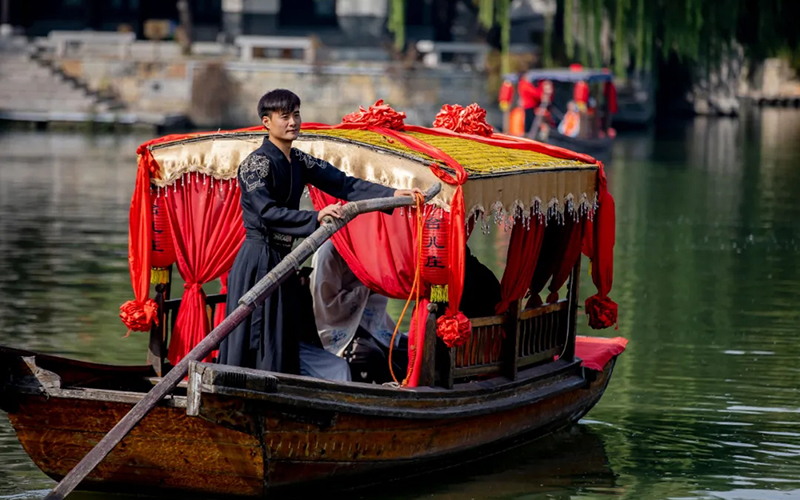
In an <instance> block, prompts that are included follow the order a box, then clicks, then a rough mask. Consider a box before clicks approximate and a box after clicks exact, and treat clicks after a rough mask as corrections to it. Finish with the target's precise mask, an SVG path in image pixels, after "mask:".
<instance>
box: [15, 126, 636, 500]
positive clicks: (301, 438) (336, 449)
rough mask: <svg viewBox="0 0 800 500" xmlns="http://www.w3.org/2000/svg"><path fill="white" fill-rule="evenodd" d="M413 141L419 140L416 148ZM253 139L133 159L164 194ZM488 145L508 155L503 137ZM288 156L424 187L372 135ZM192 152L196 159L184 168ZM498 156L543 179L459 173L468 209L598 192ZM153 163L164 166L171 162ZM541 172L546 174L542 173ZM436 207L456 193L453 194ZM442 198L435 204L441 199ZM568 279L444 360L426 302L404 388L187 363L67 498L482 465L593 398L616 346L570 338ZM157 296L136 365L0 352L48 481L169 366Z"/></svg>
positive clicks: (583, 180) (167, 327)
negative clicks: (393, 173)
mask: <svg viewBox="0 0 800 500" xmlns="http://www.w3.org/2000/svg"><path fill="white" fill-rule="evenodd" d="M406 132H407V131H406ZM423 134H425V132H424V131H418V132H417V136H418V137H423ZM262 138H263V134H262V133H261V132H258V131H255V130H247V131H240V132H233V133H222V134H219V133H218V134H207V135H195V136H191V137H184V138H179V139H168V140H166V141H164V142H162V146H161V149H160V152H159V148H156V147H155V146H153V147H152V148H151V149H148V150H147V151H148V152H149V153H151V154H152V157H153V159H154V160H155V161H156V165H157V166H158V167H159V168H162V169H163V171H162V172H161V175H160V176H156V175H155V174H153V177H152V178H151V182H152V183H153V184H156V183H164V182H166V181H165V179H166V180H169V179H170V178H172V182H174V183H175V185H176V186H177V185H178V182H177V179H178V178H179V177H180V176H176V175H173V174H174V172H176V171H177V170H172V171H170V170H169V169H184V172H183V173H182V174H181V175H193V174H196V173H197V172H198V171H200V170H204V171H208V172H212V173H210V174H207V175H209V176H214V175H217V176H218V177H213V178H216V179H217V180H218V181H219V180H224V177H222V176H221V174H220V172H226V171H227V170H226V169H228V168H232V169H233V171H234V172H235V168H236V165H238V162H239V161H240V159H241V158H242V157H243V154H244V155H246V154H247V152H249V151H252V150H253V149H255V147H257V146H258V144H259V143H260V140H261V139H262ZM426 138H427V139H430V140H431V142H436V143H437V145H438V147H439V148H440V149H441V150H444V151H449V154H451V155H453V156H455V157H458V156H459V154H461V153H459V150H458V146H463V145H464V144H465V143H466V141H471V139H469V138H464V137H458V136H456V135H453V136H450V135H444V136H442V135H430V136H429V137H426ZM498 144H505V145H508V144H509V140H508V139H502V140H501V142H499V143H498ZM526 144H527V143H526ZM296 145H297V146H298V147H299V148H301V149H303V150H305V151H308V152H312V153H313V154H315V156H317V157H320V158H322V159H325V160H330V161H332V162H333V161H336V160H337V159H338V160H339V162H338V163H339V164H342V163H347V162H342V161H341V159H342V156H341V155H343V154H349V155H351V156H352V157H357V158H358V160H359V161H358V165H360V166H361V168H362V170H361V171H360V172H362V173H363V172H373V174H363V175H364V176H368V175H375V174H374V173H375V172H376V171H377V170H376V169H373V168H372V167H374V166H376V165H379V164H386V162H387V161H390V162H391V165H392V168H394V169H398V170H401V171H403V172H406V173H409V172H411V173H412V174H413V175H412V176H411V177H412V184H416V183H418V184H419V185H423V184H424V183H427V182H429V181H430V179H431V175H432V174H430V171H429V170H428V165H430V161H431V159H430V158H426V157H423V156H421V155H420V154H418V153H413V154H412V153H411V152H409V151H405V150H403V149H402V148H401V147H400V145H398V144H397V143H387V142H386V141H385V140H384V138H383V137H381V136H380V134H379V133H377V132H371V131H364V130H357V131H354V130H338V129H324V130H309V131H306V132H305V133H304V134H303V135H302V136H301V138H300V139H299V140H298V141H297V143H296ZM467 145H468V146H469V154H471V155H474V154H475V150H478V151H479V152H481V151H483V152H484V154H488V153H486V152H487V151H489V149H487V148H494V149H495V150H501V149H503V147H501V146H497V145H492V144H489V143H487V142H476V143H475V144H472V143H470V144H467ZM148 147H149V146H148ZM526 147H527V146H526ZM537 147H538V146H537ZM201 150H202V151H204V152H205V153H204V154H203V155H200V156H198V155H199V152H200V151H201ZM232 151H237V152H239V153H237V154H231V152H232ZM492 151H494V150H492ZM489 152H491V151H489ZM495 152H498V151H495ZM499 152H500V153H502V154H504V155H506V156H508V155H510V156H511V157H513V158H512V159H511V160H508V161H514V162H519V158H517V157H515V156H514V155H522V157H525V155H528V156H526V158H528V159H532V158H533V159H536V160H537V161H538V162H539V163H538V165H539V166H536V167H534V166H531V165H527V166H523V167H521V168H516V169H513V170H512V169H506V170H505V172H510V173H509V174H505V175H498V173H499V172H500V171H501V169H502V166H498V165H495V166H494V167H493V168H491V169H485V170H483V171H482V173H481V172H479V171H478V170H477V169H475V170H472V171H471V172H470V175H471V176H473V175H474V179H473V180H472V181H470V182H473V183H474V186H473V190H471V191H469V190H465V191H467V194H466V195H465V199H466V202H467V205H466V206H469V207H472V205H471V204H472V203H478V202H480V201H481V197H484V196H487V193H489V194H488V196H492V197H496V196H500V198H498V200H499V201H500V202H501V203H508V200H507V199H504V198H503V197H502V193H501V194H498V188H500V187H503V186H505V187H506V188H507V190H508V189H512V190H513V189H516V191H513V193H512V196H514V197H516V198H517V199H519V197H520V196H521V195H522V194H524V195H525V196H526V197H527V196H528V195H530V194H531V193H534V192H536V193H538V194H536V196H537V197H542V199H548V200H549V199H552V198H556V199H562V200H563V199H567V194H571V193H567V191H565V189H567V188H566V186H572V187H575V186H579V187H580V189H581V193H580V194H581V195H583V194H586V195H587V199H592V198H593V196H594V194H595V193H597V192H601V191H602V189H603V187H604V185H602V183H601V182H599V180H598V181H597V182H596V181H595V179H600V176H599V175H600V174H601V171H599V170H598V168H601V167H599V166H598V164H596V163H591V162H589V161H585V160H586V159H585V158H583V157H580V156H570V157H568V158H564V154H563V152H559V151H555V150H554V151H552V153H553V154H556V155H561V157H557V156H553V157H550V156H548V152H550V151H549V150H541V151H538V152H537V151H530V150H527V149H525V148H522V149H513V148H511V149H509V150H505V151H499ZM140 153H142V150H140ZM166 155H173V156H172V157H171V158H170V159H169V160H168V159H167V156H166ZM337 155H339V156H338V157H337ZM198 157H202V158H205V163H202V164H199V163H198V164H195V166H194V167H186V165H187V163H186V162H183V163H182V161H183V160H181V158H183V159H186V158H198ZM545 160H546V161H550V164H549V165H547V166H545V167H544V168H543V167H542V162H544V161H545ZM142 161H143V162H144V164H145V166H144V168H148V169H149V168H151V167H153V164H152V163H148V162H149V161H150V159H149V158H147V155H146V154H144V155H143V158H142ZM463 161H464V163H465V164H467V166H468V165H470V163H468V161H467V160H463ZM226 162H227V163H226ZM212 163H213V164H212ZM353 164H355V162H353V161H351V162H350V163H349V165H353ZM231 165H233V166H232V167H231ZM140 168H142V164H141V163H140ZM192 169H194V170H192ZM140 173H141V171H140ZM151 173H152V171H151ZM353 173H357V172H353ZM170 176H172V177H170ZM420 179H421V180H420ZM196 180H197V179H195V182H196ZM554 181H558V182H554ZM482 182H483V183H484V184H481V183H482ZM187 184H188V183H187ZM209 184H210V183H209ZM181 185H182V183H181ZM520 186H521V187H520ZM161 187H162V188H165V189H173V188H172V187H171V185H169V184H163V185H162V186H161ZM175 189H180V188H178V187H176V188H175ZM212 189H215V188H212ZM493 189H494V191H493ZM584 190H585V191H586V192H585V193H584V192H583V191H584ZM500 191H502V189H501V190H500ZM169 196H174V195H169ZM447 196H456V195H455V194H453V190H452V189H451V190H450V194H449V195H447ZM527 199H531V200H532V199H534V197H530V198H527ZM569 199H572V198H569ZM448 201H449V200H448V199H447V198H446V197H444V198H442V199H440V200H439V203H441V204H446V203H447V202H448ZM134 205H135V204H134ZM488 205H489V204H488V203H487V206H488ZM575 213H578V212H577V211H576V212H575ZM376 215H377V214H376ZM380 216H381V217H390V216H388V215H384V214H381V215H380ZM394 216H398V217H406V218H407V216H404V215H398V214H395V215H394ZM547 216H549V217H552V218H554V220H556V219H558V218H559V217H562V218H563V216H564V213H563V212H557V211H555V210H552V205H551V210H550V213H549V214H547ZM543 217H544V215H543ZM585 220H588V219H585ZM595 220H596V221H597V220H598V216H597V214H595ZM528 223H529V224H530V222H528ZM520 226H522V224H520ZM554 227H555V226H554ZM146 229H148V228H146ZM519 230H520V231H521V230H522V228H520V229H519ZM546 242H547V240H546V241H545V243H546ZM148 243H149V242H148ZM144 248H150V246H145V247H144ZM554 258H556V257H554ZM132 262H133V261H132ZM568 269H571V271H570V273H569V275H570V278H569V285H568V293H567V297H566V298H564V299H561V300H554V301H552V302H551V303H545V304H540V305H532V306H530V307H525V306H523V303H522V297H521V296H520V297H518V298H516V299H514V300H513V301H512V302H511V304H510V306H509V308H508V310H507V311H506V312H505V313H503V314H500V315H497V316H492V317H485V318H472V320H471V327H472V329H471V334H470V336H469V338H468V339H467V340H466V342H465V343H462V344H460V345H458V346H453V347H448V346H447V345H446V344H445V343H444V342H443V341H442V339H441V338H439V337H438V336H437V317H438V316H441V314H442V313H443V309H444V308H443V307H442V305H441V304H440V305H437V304H434V303H430V304H427V305H426V306H425V307H426V309H427V311H428V313H429V314H428V315H427V319H426V320H425V322H424V331H423V332H422V333H421V335H420V337H419V338H418V343H417V344H415V346H416V348H417V349H418V351H417V352H419V353H420V354H419V355H420V360H421V361H420V369H419V373H418V374H417V375H418V381H417V384H416V387H410V386H406V387H396V386H389V385H383V386H380V385H368V384H361V383H357V382H351V383H338V382H330V381H326V380H319V379H315V378H311V377H304V376H300V375H289V374H282V373H272V372H265V371H259V370H252V369H245V368H239V367H233V366H224V365H219V364H214V363H201V362H197V363H192V364H191V367H190V370H189V375H188V377H187V380H186V381H185V382H183V383H181V384H180V385H179V386H178V387H177V389H176V390H175V391H174V393H173V394H172V395H171V397H168V398H167V399H165V400H164V401H162V402H161V403H160V404H159V406H158V407H157V408H156V409H155V410H154V411H152V412H151V413H149V414H148V415H147V416H146V417H145V418H144V419H143V420H142V421H141V423H140V424H139V425H138V426H137V427H136V428H134V430H133V431H132V432H131V433H130V434H129V435H127V437H125V439H124V440H123V441H122V442H121V444H120V445H119V446H117V447H116V448H115V449H114V450H113V451H112V452H111V454H110V455H109V456H108V457H107V458H106V459H105V460H104V461H103V462H102V463H101V464H100V465H99V466H98V467H97V468H96V469H95V470H94V471H93V472H92V473H91V474H89V476H88V477H87V478H86V480H85V481H84V482H83V483H82V484H81V488H83V489H88V490H109V491H124V492H134V491H135V492H140V491H142V492H148V493H163V492H171V493H174V492H190V493H201V494H208V495H221V496H222V495H224V496H241V497H261V496H264V495H266V493H267V491H268V490H273V489H276V488H289V487H292V488H296V487H316V486H318V485H319V484H321V483H323V482H325V483H328V482H337V481H347V482H348V483H349V484H350V485H351V486H352V485H353V484H354V482H358V484H368V483H373V482H377V481H383V480H386V479H396V478H398V477H402V476H404V475H408V474H418V473H420V472H429V471H431V470H436V469H437V468H441V467H446V466H449V465H452V464H454V463H460V462H462V461H465V460H471V459H475V458H478V457H482V456H486V455H487V454H490V453H495V452H498V451H502V450H505V449H508V448H509V447H512V446H515V445H518V444H521V443H524V442H528V441H531V440H533V439H536V438H538V437H540V436H543V435H545V434H548V433H551V432H553V431H555V430H557V429H561V428H564V427H566V426H569V425H570V424H572V423H574V422H576V421H578V420H579V419H580V418H581V417H582V416H583V415H585V414H586V413H587V412H588V411H589V410H590V409H591V408H592V407H593V406H594V405H595V404H596V403H597V401H598V400H599V399H600V397H601V396H602V394H603V392H604V390H605V388H606V386H607V385H608V382H609V378H610V376H611V373H612V371H613V368H614V364H615V360H616V356H617V355H618V354H619V353H620V352H622V350H623V349H624V344H625V341H624V340H619V339H616V340H608V341H603V340H594V341H590V340H588V339H583V338H576V323H577V321H578V315H577V312H578V297H577V290H578V286H577V285H578V276H579V270H580V259H576V261H575V263H574V264H572V263H569V268H568ZM531 273H533V271H531ZM168 274H169V273H168ZM155 275H156V273H153V274H152V276H155ZM156 292H157V295H156V299H155V301H156V303H157V304H158V318H159V321H158V323H157V324H155V323H154V324H153V325H152V328H151V330H150V334H151V341H150V352H149V360H150V363H149V364H148V365H146V366H110V365H101V364H95V363H87V362H82V361H77V360H72V359H66V358H62V357H58V356H53V355H47V354H41V353H35V352H29V351H25V350H20V349H14V348H11V347H0V408H2V410H3V411H5V412H7V414H8V418H9V419H10V421H11V423H12V425H13V427H14V429H15V430H16V432H17V435H18V437H19V440H20V442H21V443H22V445H23V447H24V448H25V450H26V452H27V453H28V454H29V455H30V457H31V459H32V460H33V461H34V462H35V463H36V465H37V466H38V467H39V468H40V469H41V470H42V471H44V472H45V473H46V474H47V475H49V476H50V477H52V478H54V479H60V478H62V477H63V476H64V475H65V474H66V473H67V472H68V471H69V470H70V469H71V468H72V467H73V466H75V465H76V464H77V463H78V461H79V460H80V459H81V458H82V457H83V456H84V455H85V454H86V453H87V452H88V451H89V450H90V449H91V448H92V447H93V446H94V445H95V444H96V443H97V442H98V440H99V439H100V438H101V437H102V436H103V435H104V434H105V433H107V432H108V431H109V430H110V429H111V428H112V427H113V426H114V425H115V423H116V422H117V421H118V420H119V419H120V418H121V417H123V416H124V415H125V414H126V412H127V411H128V410H130V408H131V407H132V406H133V405H134V404H135V403H136V402H137V401H139V400H140V399H141V398H142V397H143V396H144V394H145V393H146V392H147V391H148V390H149V389H150V388H152V386H153V384H154V383H156V382H157V381H158V380H159V379H160V376H161V375H162V374H163V373H164V372H165V371H166V370H168V369H169V366H170V365H169V361H168V360H166V359H165V356H166V352H167V344H168V342H169V341H170V340H171V337H173V336H175V335H177V333H176V331H175V324H176V317H177V316H178V314H177V313H178V311H179V310H180V308H181V305H182V300H181V299H180V298H176V299H171V298H169V284H168V283H161V284H158V285H157V286H156ZM534 292H535V291H534ZM204 300H205V303H204V307H205V311H206V313H207V314H208V317H209V318H214V317H215V316H216V313H217V309H218V305H219V304H224V301H225V297H224V295H210V296H208V297H204ZM598 345H600V346H601V348H600V349H598V348H597V347H598ZM576 349H577V355H576ZM582 357H583V359H582ZM590 358H591V359H590ZM587 361H589V362H587ZM354 477H357V479H353V478H354Z"/></svg>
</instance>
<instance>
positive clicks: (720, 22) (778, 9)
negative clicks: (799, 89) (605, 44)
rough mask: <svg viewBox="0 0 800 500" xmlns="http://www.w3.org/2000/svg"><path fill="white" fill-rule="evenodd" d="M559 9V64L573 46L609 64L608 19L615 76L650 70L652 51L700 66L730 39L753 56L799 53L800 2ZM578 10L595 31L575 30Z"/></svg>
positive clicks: (576, 1)
mask: <svg viewBox="0 0 800 500" xmlns="http://www.w3.org/2000/svg"><path fill="white" fill-rule="evenodd" d="M558 7H559V12H560V15H561V19H563V31H562V33H563V40H562V42H563V44H564V48H565V54H566V57H567V61H563V62H564V63H568V62H573V61H574V60H575V58H576V51H575V50H574V49H575V46H576V45H577V46H578V49H579V50H578V53H577V56H578V57H579V59H580V60H581V61H582V62H585V59H586V57H585V55H584V54H585V53H586V52H587V51H588V53H589V54H590V55H591V56H592V57H591V59H592V60H591V62H592V64H594V65H605V63H607V61H603V60H602V57H601V56H600V53H601V50H600V45H601V41H602V40H601V37H602V36H603V34H602V29H601V27H602V20H603V17H607V18H608V19H609V20H610V21H611V23H612V29H613V37H612V39H611V40H610V42H611V43H612V53H613V63H614V70H615V72H616V73H618V74H625V73H626V71H627V70H628V69H649V68H651V67H652V61H653V55H654V54H653V51H654V50H656V51H658V52H657V53H658V55H659V56H660V57H662V58H668V57H671V56H673V55H674V56H676V57H677V58H678V59H680V60H682V61H685V62H687V63H695V64H701V65H703V64H705V65H708V64H713V63H714V62H716V61H718V60H719V59H720V58H721V57H723V55H724V54H725V53H726V51H727V50H728V49H729V48H730V47H731V46H732V44H733V43H738V44H740V45H741V46H742V47H743V48H744V50H745V51H746V53H747V55H748V56H749V57H750V58H751V59H760V58H763V57H770V56H775V55H781V54H783V55H784V57H789V58H790V59H792V60H797V59H798V56H797V55H795V54H800V30H798V29H797V21H798V19H800V1H798V0H558ZM576 11H579V12H580V15H579V16H578V17H580V18H581V22H584V20H585V22H592V21H593V22H594V29H589V28H588V27H586V26H585V25H579V27H580V30H579V33H581V34H582V36H578V33H576V31H575V26H574V19H575V18H576V16H575V12H576ZM557 42H558V41H551V42H550V43H551V44H555V43H557ZM581 45H587V47H581ZM628 54H630V55H631V57H630V58H629V56H628ZM629 59H630V60H629ZM629 66H632V67H629Z"/></svg>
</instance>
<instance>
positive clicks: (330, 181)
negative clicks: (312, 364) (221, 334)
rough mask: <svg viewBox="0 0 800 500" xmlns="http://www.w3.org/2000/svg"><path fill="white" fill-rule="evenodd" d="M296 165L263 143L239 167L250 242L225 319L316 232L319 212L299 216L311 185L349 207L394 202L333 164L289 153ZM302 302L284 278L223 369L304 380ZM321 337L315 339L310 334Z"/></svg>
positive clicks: (225, 352) (223, 358) (231, 284)
mask: <svg viewBox="0 0 800 500" xmlns="http://www.w3.org/2000/svg"><path fill="white" fill-rule="evenodd" d="M291 158H292V160H291V163H290V162H289V160H287V158H286V156H285V155H284V154H283V152H282V151H281V150H280V149H278V147H277V146H275V145H274V144H272V143H271V142H270V141H269V139H267V138H265V139H264V143H263V144H262V145H261V147H260V148H258V149H257V150H255V151H254V152H253V153H252V154H250V155H249V156H248V157H247V158H245V160H244V161H243V162H242V163H241V165H240V166H239V187H240V190H241V202H242V219H243V221H244V228H245V231H246V238H245V241H244V243H243V244H242V247H241V249H240V250H239V253H238V254H237V255H236V260H235V261H234V263H233V267H232V268H231V271H230V274H229V276H228V300H227V313H228V314H230V313H231V312H233V310H234V309H236V307H237V306H238V302H239V299H240V298H241V297H242V296H243V295H244V294H245V293H246V292H247V291H248V290H249V289H250V288H252V286H253V285H255V283H256V282H257V281H258V280H260V279H261V278H263V277H264V276H265V275H266V274H267V273H268V272H269V271H271V270H272V268H273V267H275V266H276V265H277V264H278V262H280V261H281V260H282V259H283V258H284V257H285V256H286V255H287V254H288V253H289V252H290V251H291V249H292V243H293V241H294V239H295V238H302V237H306V236H309V235H310V234H311V233H312V232H314V230H316V229H317V228H318V227H319V223H318V222H317V212H316V211H313V210H299V207H300V198H301V196H302V195H303V189H304V188H305V186H306V184H310V185H312V186H315V187H317V188H319V189H320V190H322V191H324V192H326V193H328V194H329V195H331V196H335V197H336V198H340V199H343V200H348V201H356V200H365V199H370V198H382V197H390V196H393V195H394V189H391V188H388V187H384V186H381V185H378V184H373V183H371V182H367V181H363V180H361V179H356V178H354V177H349V176H347V175H345V174H344V173H343V172H341V171H340V170H338V169H337V168H336V167H334V166H332V165H331V164H329V163H327V162H324V161H322V160H320V159H318V158H315V157H313V156H311V155H308V154H306V153H303V152H302V151H300V150H298V149H295V148H292V152H291ZM303 303H305V302H303V301H302V299H301V295H300V281H299V278H298V277H297V275H292V276H290V277H289V279H287V280H286V281H285V282H284V283H283V284H282V285H281V286H280V287H279V288H278V290H276V291H275V293H273V294H272V295H271V296H270V297H268V298H267V299H266V300H265V301H264V303H263V304H262V305H260V306H258V307H257V308H256V310H255V311H254V312H253V314H252V316H251V317H250V319H249V321H248V320H245V321H244V322H242V323H241V324H240V325H239V326H238V327H237V328H236V329H235V330H234V331H233V332H231V334H230V335H229V336H228V337H227V338H226V339H225V340H223V341H222V343H221V344H220V350H219V358H218V360H219V362H220V363H223V364H228V365H236V366H243V367H248V368H257V369H260V370H269V371H275V372H283V373H299V370H300V368H299V363H300V361H299V354H298V342H299V340H300V338H299V335H300V332H299V328H300V327H301V326H302V322H301V321H300V318H299V316H301V315H308V314H311V315H313V312H312V311H311V309H310V308H309V309H308V310H305V309H306V308H303V310H302V311H301V310H299V309H300V307H301V304H303ZM313 334H314V335H316V332H313Z"/></svg>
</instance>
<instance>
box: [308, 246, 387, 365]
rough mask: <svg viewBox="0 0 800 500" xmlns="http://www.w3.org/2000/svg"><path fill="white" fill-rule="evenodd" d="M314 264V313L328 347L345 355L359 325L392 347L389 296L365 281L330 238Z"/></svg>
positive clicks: (319, 251) (313, 260) (315, 255)
mask: <svg viewBox="0 0 800 500" xmlns="http://www.w3.org/2000/svg"><path fill="white" fill-rule="evenodd" d="M311 266H312V267H313V269H314V270H313V271H312V272H311V296H312V297H313V300H314V317H315V319H316V322H317V329H318V333H319V338H320V340H321V341H322V345H323V346H324V347H325V349H326V350H327V351H329V352H332V353H333V354H336V355H337V356H341V355H342V353H343V352H344V349H345V347H347V346H348V344H350V342H351V341H352V340H353V337H354V336H355V334H356V330H357V329H358V327H359V326H361V327H362V328H364V329H365V330H366V331H368V332H369V333H370V334H372V336H373V337H375V339H376V340H377V341H378V342H380V343H381V344H383V345H384V346H386V347H389V343H390V342H391V338H392V333H393V332H394V328H395V323H394V321H392V318H391V317H389V315H388V314H387V313H386V305H387V304H388V303H389V299H388V298H386V297H384V296H382V295H379V294H376V293H372V292H371V291H370V290H369V289H368V288H367V287H366V286H365V285H364V284H363V283H361V282H360V281H359V280H358V278H356V276H355V274H353V271H351V270H350V268H349V267H348V266H347V263H346V262H345V261H344V259H343V258H342V256H341V255H339V252H337V251H336V248H335V247H334V246H333V243H332V242H331V241H330V240H328V241H326V242H325V243H324V244H323V245H322V246H321V247H320V248H319V250H317V252H316V253H315V254H314V258H313V259H312V261H311ZM397 341H399V338H398V339H397Z"/></svg>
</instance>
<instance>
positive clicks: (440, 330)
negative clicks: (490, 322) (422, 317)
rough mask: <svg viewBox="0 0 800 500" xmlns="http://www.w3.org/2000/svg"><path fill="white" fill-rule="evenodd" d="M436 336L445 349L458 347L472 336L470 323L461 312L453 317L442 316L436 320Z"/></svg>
mask: <svg viewBox="0 0 800 500" xmlns="http://www.w3.org/2000/svg"><path fill="white" fill-rule="evenodd" d="M436 334H437V335H438V336H439V337H441V339H442V340H443V341H444V344H445V345H446V346H447V347H458V346H460V345H463V344H464V343H465V342H466V341H467V340H469V337H470V335H472V323H470V322H469V319H468V318H467V317H466V316H464V313H462V312H461V311H459V312H458V314H456V315H455V316H442V317H441V318H439V319H437V320H436Z"/></svg>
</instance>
